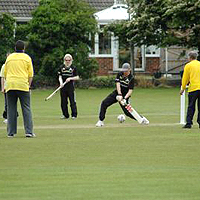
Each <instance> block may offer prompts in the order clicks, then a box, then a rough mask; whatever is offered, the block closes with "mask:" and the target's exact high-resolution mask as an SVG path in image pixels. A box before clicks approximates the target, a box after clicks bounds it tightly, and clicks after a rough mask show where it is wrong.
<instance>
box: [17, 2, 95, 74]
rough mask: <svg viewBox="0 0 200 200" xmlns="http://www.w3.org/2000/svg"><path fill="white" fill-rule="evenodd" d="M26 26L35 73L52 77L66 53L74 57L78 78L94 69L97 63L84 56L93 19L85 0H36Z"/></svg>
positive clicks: (92, 29) (87, 50)
mask: <svg viewBox="0 0 200 200" xmlns="http://www.w3.org/2000/svg"><path fill="white" fill-rule="evenodd" d="M21 28H22V27H21ZM26 30H27V32H29V33H28V35H27V39H28V42H29V46H28V51H29V52H30V54H31V55H32V57H33V60H34V66H35V72H36V74H41V75H44V76H49V77H53V76H54V77H56V74H57V70H58V67H59V66H60V65H61V64H62V63H63V57H64V55H65V54H66V53H70V54H72V56H73V57H74V64H75V65H76V66H77V68H78V72H79V75H80V76H81V77H82V78H89V77H91V76H92V75H93V74H94V73H95V72H96V71H97V68H98V66H97V63H96V62H95V61H94V60H93V59H89V57H88V56H89V45H90V41H89V34H90V33H92V32H94V31H95V30H96V20H95V19H94V17H93V10H91V8H90V7H89V6H88V5H87V4H86V3H83V2H81V1H78V0H40V1H39V6H38V8H37V9H36V10H35V12H33V19H32V20H31V21H30V22H29V23H28V25H26Z"/></svg>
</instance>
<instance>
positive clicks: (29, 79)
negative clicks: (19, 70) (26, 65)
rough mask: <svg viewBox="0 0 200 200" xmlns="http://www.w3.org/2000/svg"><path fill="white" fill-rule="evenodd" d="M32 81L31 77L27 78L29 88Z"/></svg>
mask: <svg viewBox="0 0 200 200" xmlns="http://www.w3.org/2000/svg"><path fill="white" fill-rule="evenodd" d="M32 81H33V77H29V78H28V83H29V88H30V87H31V83H32Z"/></svg>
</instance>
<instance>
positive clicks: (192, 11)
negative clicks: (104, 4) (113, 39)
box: [110, 0, 200, 52]
mask: <svg viewBox="0 0 200 200" xmlns="http://www.w3.org/2000/svg"><path fill="white" fill-rule="evenodd" d="M128 3H129V12H130V16H131V19H130V20H129V21H126V22H123V23H117V24H113V25H111V28H110V30H112V31H114V32H115V34H117V35H118V36H119V37H123V38H126V39H127V41H131V42H132V43H133V44H134V45H136V46H141V45H147V46H149V45H157V46H159V47H167V46H171V45H177V46H184V47H188V48H198V50H199V52H200V21H199V17H200V0H184V1H183V0H129V1H128Z"/></svg>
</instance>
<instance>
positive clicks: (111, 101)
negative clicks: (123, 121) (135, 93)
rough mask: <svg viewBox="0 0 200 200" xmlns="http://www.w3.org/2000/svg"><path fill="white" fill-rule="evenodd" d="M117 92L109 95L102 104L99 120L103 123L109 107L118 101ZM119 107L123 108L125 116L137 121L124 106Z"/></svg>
mask: <svg viewBox="0 0 200 200" xmlns="http://www.w3.org/2000/svg"><path fill="white" fill-rule="evenodd" d="M116 96H117V92H116V91H113V92H112V93H111V94H109V95H108V96H107V97H106V98H105V99H104V100H103V101H102V102H101V107H100V113H99V119H100V120H101V121H103V120H104V119H105V115H106V110H107V108H108V107H109V106H111V105H112V104H114V103H117V102H118V101H117V100H116ZM119 105H120V106H121V108H122V110H123V112H124V114H125V115H126V116H128V117H130V118H131V119H135V118H134V117H133V116H132V115H131V114H130V113H129V112H128V111H127V110H126V108H125V107H124V106H122V105H121V104H120V103H119Z"/></svg>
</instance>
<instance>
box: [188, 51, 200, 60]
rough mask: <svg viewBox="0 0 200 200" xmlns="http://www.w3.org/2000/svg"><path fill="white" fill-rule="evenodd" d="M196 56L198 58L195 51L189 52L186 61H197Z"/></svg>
mask: <svg viewBox="0 0 200 200" xmlns="http://www.w3.org/2000/svg"><path fill="white" fill-rule="evenodd" d="M197 56H198V54H197V52H195V51H190V52H189V53H188V59H189V60H196V59H197Z"/></svg>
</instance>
